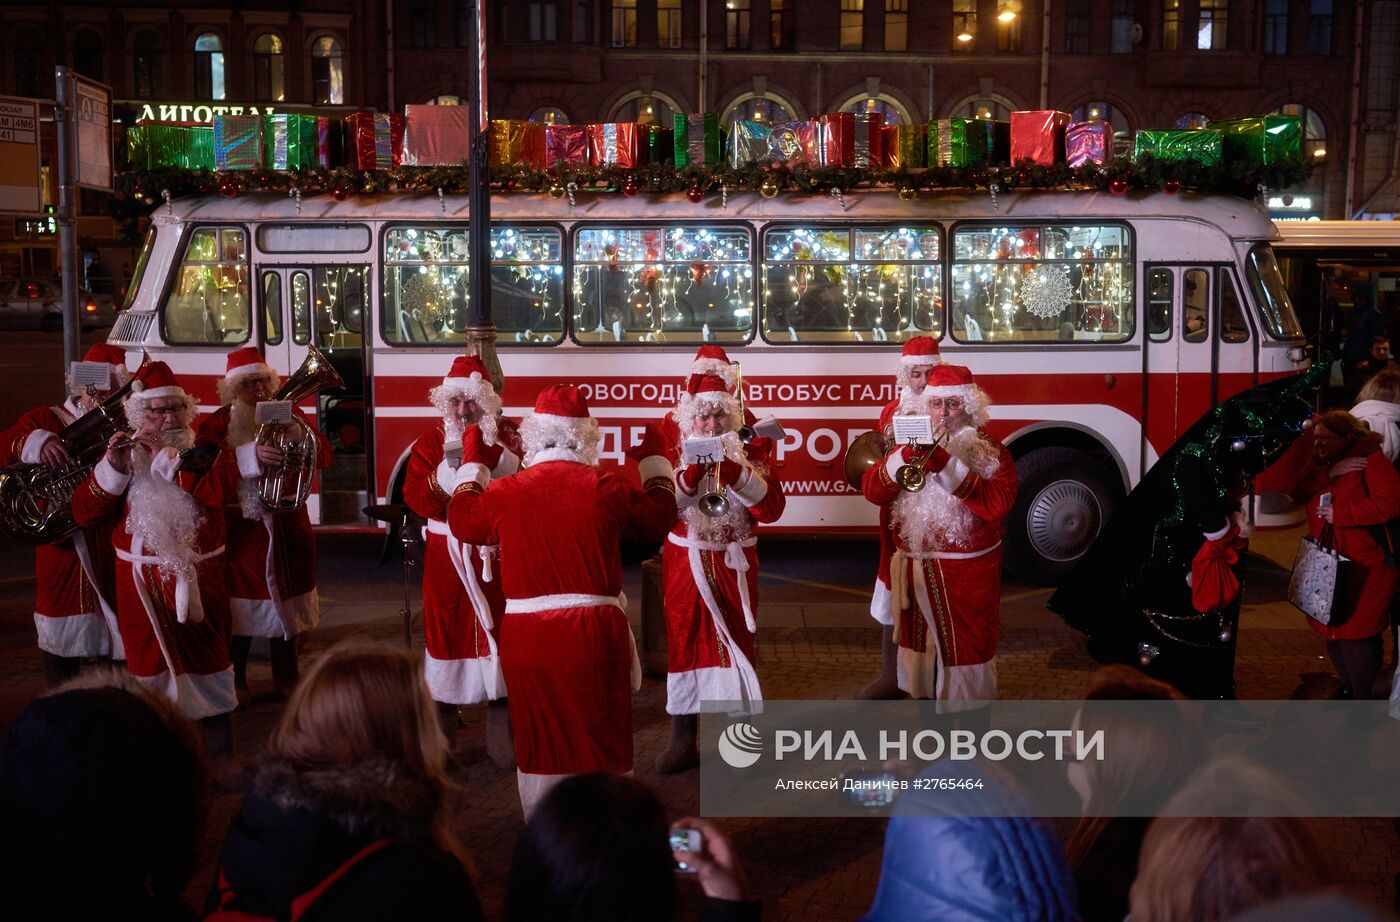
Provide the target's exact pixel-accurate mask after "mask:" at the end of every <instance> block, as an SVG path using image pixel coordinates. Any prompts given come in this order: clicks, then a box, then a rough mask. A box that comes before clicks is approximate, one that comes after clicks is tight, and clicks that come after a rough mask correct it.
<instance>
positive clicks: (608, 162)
mask: <svg viewBox="0 0 1400 922" xmlns="http://www.w3.org/2000/svg"><path fill="white" fill-rule="evenodd" d="M644 149H645V146H644V144H643V141H642V126H641V125H638V124H637V123H636V122H607V123H605V124H601V125H589V126H588V162H589V163H591V164H593V165H594V166H620V167H626V168H628V169H635V168H637V167H639V166H641V165H642V164H643V162H644V161H643V159H642V151H643V150H644Z"/></svg>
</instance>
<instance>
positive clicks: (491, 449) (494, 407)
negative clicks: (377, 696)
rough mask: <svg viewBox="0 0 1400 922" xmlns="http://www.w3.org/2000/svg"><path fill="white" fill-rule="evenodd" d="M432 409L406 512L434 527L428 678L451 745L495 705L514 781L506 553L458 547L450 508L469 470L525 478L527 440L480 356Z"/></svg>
mask: <svg viewBox="0 0 1400 922" xmlns="http://www.w3.org/2000/svg"><path fill="white" fill-rule="evenodd" d="M428 399H429V401H430V402H431V403H432V404H433V406H434V407H436V408H437V411H438V412H439V413H441V414H442V419H441V421H439V422H437V423H434V424H433V426H432V427H431V428H430V429H428V431H426V432H424V433H423V434H422V435H421V436H419V437H418V441H417V442H415V443H414V444H413V452H412V454H410V455H409V459H408V473H407V475H406V477H405V480H404V486H403V495H404V502H406V503H408V506H409V508H411V509H412V510H413V511H414V512H416V513H418V514H419V515H421V516H423V517H424V518H425V519H427V520H428V528H427V532H428V538H427V548H426V551H425V553H424V555H423V635H424V640H425V642H426V645H427V652H426V654H425V656H424V659H423V672H424V676H425V677H426V678H427V680H428V690H429V691H430V692H432V695H433V700H434V701H437V702H438V703H439V706H441V707H442V709H443V724H444V729H445V730H446V732H447V733H448V738H449V739H452V738H453V736H454V734H455V731H456V728H457V708H458V706H459V705H463V704H478V703H480V702H482V701H485V702H486V703H487V709H486V752H487V755H488V756H490V758H491V761H492V762H494V763H495V764H496V765H497V766H498V767H500V768H502V769H504V770H506V771H512V770H514V768H515V747H514V745H513V744H512V742H511V737H510V712H509V711H508V710H507V704H506V685H505V681H504V680H503V679H502V677H501V659H500V654H499V652H498V651H499V647H498V638H499V636H500V624H501V616H502V615H503V614H504V613H505V606H506V600H505V595H504V594H503V593H502V591H501V580H500V575H499V573H497V572H496V571H497V570H498V567H497V564H496V554H497V548H496V547H494V546H492V545H486V544H481V545H473V544H463V543H462V542H461V541H458V540H457V539H456V538H454V537H453V536H452V532H451V531H449V530H448V527H447V504H448V503H449V502H450V501H451V499H452V491H453V490H454V489H455V488H456V486H457V483H458V481H459V479H461V478H463V477H465V476H466V472H467V468H468V466H469V465H472V464H480V465H483V466H484V467H485V468H486V469H487V470H488V472H489V473H490V475H491V477H493V478H496V477H505V476H507V475H509V474H513V473H515V471H516V470H517V469H518V468H519V467H520V457H519V454H518V452H517V451H516V450H514V449H518V448H519V447H520V440H519V435H518V434H517V432H516V429H515V425H514V424H513V423H512V422H511V421H510V420H508V419H505V418H504V417H502V416H501V398H500V397H499V396H498V395H497V394H496V389H495V388H494V387H492V385H491V376H490V375H489V374H488V373H487V371H486V366H485V364H483V363H482V361H481V359H480V358H478V357H477V356H475V355H465V356H458V357H457V358H456V359H455V360H454V361H453V362H452V367H451V369H449V371H448V372H447V376H446V377H444V378H443V379H442V384H441V385H439V386H437V387H435V388H433V389H432V391H431V392H429V394H428ZM508 446H510V447H508Z"/></svg>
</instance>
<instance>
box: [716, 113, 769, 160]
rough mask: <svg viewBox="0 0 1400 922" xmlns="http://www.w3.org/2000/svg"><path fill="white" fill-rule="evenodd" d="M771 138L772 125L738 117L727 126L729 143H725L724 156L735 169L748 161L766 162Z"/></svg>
mask: <svg viewBox="0 0 1400 922" xmlns="http://www.w3.org/2000/svg"><path fill="white" fill-rule="evenodd" d="M772 140H773V128H772V126H770V125H767V124H765V123H763V122H754V121H749V120H746V119H739V120H738V121H736V122H734V123H733V124H731V125H730V126H729V143H728V144H726V145H725V157H726V159H727V160H728V163H729V165H730V166H732V167H734V168H735V169H738V168H739V167H742V166H747V165H748V164H750V163H767V162H768V160H769V155H770V153H771V144H772Z"/></svg>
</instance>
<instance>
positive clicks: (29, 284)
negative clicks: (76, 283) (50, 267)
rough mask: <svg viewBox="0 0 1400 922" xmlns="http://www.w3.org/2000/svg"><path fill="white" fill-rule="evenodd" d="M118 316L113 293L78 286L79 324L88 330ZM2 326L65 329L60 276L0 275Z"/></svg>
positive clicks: (108, 323) (102, 325) (107, 324)
mask: <svg viewBox="0 0 1400 922" xmlns="http://www.w3.org/2000/svg"><path fill="white" fill-rule="evenodd" d="M116 318H117V311H116V305H115V304H114V303H113V302H112V298H111V296H110V295H97V294H93V293H92V292H90V291H88V290H87V289H85V288H80V289H78V324H79V326H80V327H81V328H82V329H84V330H93V329H97V328H98V327H107V326H111V325H112V324H113V323H114V322H115V321H116ZM0 327H5V328H7V329H22V330H50V331H54V332H57V331H59V330H62V329H63V286H62V284H61V283H60V282H59V281H58V279H45V278H33V277H29V278H9V279H0Z"/></svg>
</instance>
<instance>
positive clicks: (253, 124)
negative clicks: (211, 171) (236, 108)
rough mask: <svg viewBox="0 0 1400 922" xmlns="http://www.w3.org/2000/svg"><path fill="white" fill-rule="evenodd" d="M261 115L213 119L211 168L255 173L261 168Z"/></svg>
mask: <svg viewBox="0 0 1400 922" xmlns="http://www.w3.org/2000/svg"><path fill="white" fill-rule="evenodd" d="M262 129H263V122H262V116H261V115H216V116H214V168H215V169H219V170H256V169H258V168H259V167H261V166H262V156H263V152H262Z"/></svg>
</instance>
